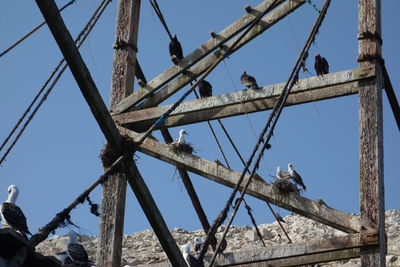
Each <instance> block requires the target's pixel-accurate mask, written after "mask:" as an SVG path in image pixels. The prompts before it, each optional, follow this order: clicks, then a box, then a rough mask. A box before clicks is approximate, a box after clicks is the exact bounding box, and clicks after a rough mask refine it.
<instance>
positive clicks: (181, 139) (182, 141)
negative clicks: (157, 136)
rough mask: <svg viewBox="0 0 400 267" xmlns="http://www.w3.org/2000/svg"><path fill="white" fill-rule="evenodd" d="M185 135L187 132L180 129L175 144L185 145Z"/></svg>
mask: <svg viewBox="0 0 400 267" xmlns="http://www.w3.org/2000/svg"><path fill="white" fill-rule="evenodd" d="M185 135H188V134H187V132H186V131H185V130H184V129H181V130H180V131H179V137H178V139H176V141H175V143H177V144H185V143H186V139H185Z"/></svg>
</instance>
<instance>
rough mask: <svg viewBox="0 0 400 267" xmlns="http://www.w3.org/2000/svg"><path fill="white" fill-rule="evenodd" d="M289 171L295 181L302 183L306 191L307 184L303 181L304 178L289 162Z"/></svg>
mask: <svg viewBox="0 0 400 267" xmlns="http://www.w3.org/2000/svg"><path fill="white" fill-rule="evenodd" d="M288 171H289V173H290V176H291V178H292V179H293V181H294V182H295V183H296V184H298V185H300V186H301V187H302V188H303V189H304V191H306V186H305V185H304V183H303V179H302V178H301V176H300V175H299V174H298V173H297V172H296V171H295V170H294V169H293V164H292V163H289V164H288Z"/></svg>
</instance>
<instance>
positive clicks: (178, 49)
mask: <svg viewBox="0 0 400 267" xmlns="http://www.w3.org/2000/svg"><path fill="white" fill-rule="evenodd" d="M169 54H170V56H171V59H172V57H173V56H175V57H176V58H177V59H178V60H181V59H182V58H183V51H182V46H181V43H179V41H178V38H177V37H176V34H175V35H174V38H172V40H171V42H170V43H169ZM172 61H173V60H172Z"/></svg>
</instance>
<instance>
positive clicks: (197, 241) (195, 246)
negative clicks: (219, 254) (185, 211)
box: [193, 236, 204, 253]
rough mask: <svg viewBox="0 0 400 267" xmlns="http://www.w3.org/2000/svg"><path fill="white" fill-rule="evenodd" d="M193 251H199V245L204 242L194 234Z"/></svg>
mask: <svg viewBox="0 0 400 267" xmlns="http://www.w3.org/2000/svg"><path fill="white" fill-rule="evenodd" d="M193 241H194V244H195V245H194V251H196V253H199V251H200V250H201V245H203V244H204V242H203V240H201V238H200V237H199V236H196V237H195V238H194V239H193Z"/></svg>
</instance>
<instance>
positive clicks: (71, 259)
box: [57, 231, 94, 267]
mask: <svg viewBox="0 0 400 267" xmlns="http://www.w3.org/2000/svg"><path fill="white" fill-rule="evenodd" d="M67 236H68V238H69V240H68V245H67V250H66V251H63V252H60V253H57V255H58V259H59V260H60V261H61V262H62V264H63V265H64V264H68V263H73V264H74V265H77V266H82V267H87V266H93V265H94V263H93V262H92V261H91V260H89V257H88V254H87V252H86V250H85V248H84V247H83V246H82V245H81V244H79V243H78V237H77V235H76V233H75V232H74V231H69V232H68V234H67Z"/></svg>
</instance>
